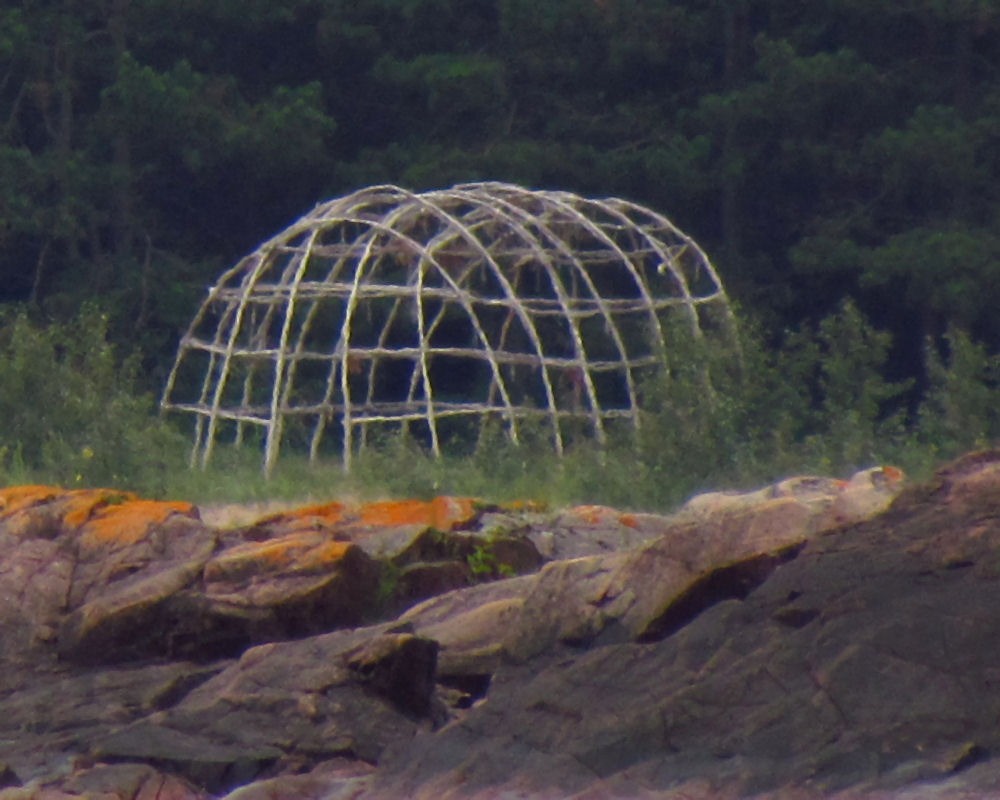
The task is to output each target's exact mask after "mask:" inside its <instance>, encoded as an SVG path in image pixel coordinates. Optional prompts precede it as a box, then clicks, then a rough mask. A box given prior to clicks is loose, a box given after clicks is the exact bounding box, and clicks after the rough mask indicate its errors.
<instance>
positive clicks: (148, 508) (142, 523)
mask: <svg viewBox="0 0 1000 800" xmlns="http://www.w3.org/2000/svg"><path fill="white" fill-rule="evenodd" d="M172 514H183V515H185V516H194V515H195V508H194V506H193V505H191V503H185V502H180V501H160V500H129V501H126V502H124V503H120V504H118V505H106V506H101V507H99V508H96V509H94V510H93V511H92V513H91V516H90V518H89V519H88V520H87V521H86V523H84V525H83V527H82V528H81V530H80V542H81V543H82V544H84V545H91V546H94V545H104V544H110V543H114V544H118V545H126V544H135V543H136V542H138V541H141V540H142V539H143V538H144V537H145V536H146V534H147V533H149V530H150V528H152V527H153V526H154V525H160V524H162V523H163V522H165V521H166V519H167V518H168V517H170V516H171V515H172ZM68 516H69V515H67V520H68Z"/></svg>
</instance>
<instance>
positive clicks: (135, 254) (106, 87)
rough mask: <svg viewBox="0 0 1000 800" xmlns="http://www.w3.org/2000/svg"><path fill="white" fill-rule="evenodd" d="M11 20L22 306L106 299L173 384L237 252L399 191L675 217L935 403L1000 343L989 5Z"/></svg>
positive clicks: (719, 5)
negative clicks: (861, 322) (354, 202)
mask: <svg viewBox="0 0 1000 800" xmlns="http://www.w3.org/2000/svg"><path fill="white" fill-rule="evenodd" d="M11 5H12V4H9V5H8V6H7V7H5V8H3V9H0V306H3V305H7V306H10V307H14V306H17V307H22V306H27V307H28V308H29V309H32V313H33V314H35V315H36V317H38V318H42V319H46V320H50V321H56V322H69V321H70V320H72V319H74V318H75V316H76V315H77V313H78V310H79V309H80V308H81V307H83V306H84V305H85V304H86V303H87V302H89V301H96V302H97V303H98V304H99V305H100V307H101V308H102V309H104V310H105V313H106V314H107V322H106V325H107V336H108V337H109V338H110V340H111V341H112V342H113V343H116V344H127V345H128V347H129V348H138V351H139V356H140V365H141V369H140V370H139V372H138V380H139V385H140V388H142V389H144V390H146V391H150V392H154V393H155V392H158V391H159V389H160V388H161V386H162V382H163V378H164V376H165V373H166V369H167V368H168V366H169V362H170V360H171V357H172V354H173V352H174V349H175V347H176V342H177V338H178V335H179V333H180V332H181V331H182V330H183V328H184V327H185V325H186V323H187V321H188V320H189V318H190V317H191V315H192V314H193V312H194V310H195V308H196V306H197V304H198V302H199V301H200V298H201V297H202V295H203V293H204V290H205V287H206V286H207V285H209V284H210V283H212V282H213V281H214V279H215V277H216V276H217V275H218V274H219V272H220V271H221V270H222V269H223V268H224V267H226V266H228V265H230V264H231V263H233V262H234V261H235V260H236V259H237V258H239V257H240V256H241V255H242V254H244V253H246V252H248V251H250V250H251V249H253V248H254V247H255V246H256V245H257V244H258V243H259V242H261V241H262V240H264V239H266V238H269V237H270V236H271V235H273V234H274V233H275V232H277V231H278V230H280V229H281V228H282V227H284V226H285V225H286V224H288V223H289V222H291V221H292V220H294V219H295V218H297V217H298V216H300V215H301V214H302V213H304V212H305V211H307V210H308V209H309V208H311V207H312V206H313V205H314V204H315V203H316V202H318V201H320V200H322V199H325V198H329V197H333V196H337V195H340V194H344V193H347V192H350V191H353V190H356V189H358V188H361V187H362V186H364V185H367V184H371V183H377V182H392V183H396V184H399V185H402V186H405V187H407V188H410V189H414V190H422V189H429V188H438V187H443V186H447V185H450V184H452V183H455V182H458V181H469V180H485V179H490V180H503V181H510V182H515V183H520V184H524V185H527V186H530V187H536V188H558V189H566V190H570V191H575V192H578V193H582V194H587V195H593V196H610V195H617V196H623V197H626V198H628V199H630V200H634V201H637V202H640V203H644V204H647V205H649V206H652V207H653V208H655V209H656V210H658V211H660V212H662V213H664V214H666V215H667V216H669V217H671V218H672V219H673V220H674V221H675V222H676V223H677V224H678V225H679V226H680V227H681V228H682V229H684V230H685V231H686V232H688V233H690V234H691V235H693V236H694V237H695V238H696V239H697V240H698V241H699V242H700V243H701V244H702V245H703V246H704V247H705V248H706V250H707V251H708V252H709V253H710V254H711V256H712V257H713V260H714V261H715V262H716V264H717V266H718V268H719V271H720V273H721V274H722V276H723V278H724V280H725V281H726V282H727V284H728V286H729V288H730V291H731V293H732V294H733V295H734V296H735V298H736V299H737V300H738V301H739V302H740V305H741V306H742V308H743V309H744V310H745V311H747V312H749V313H751V314H752V315H753V316H754V317H755V318H756V320H757V324H758V325H759V326H760V330H761V331H762V336H763V340H764V341H765V342H768V343H770V344H772V345H775V346H778V345H780V344H783V343H784V342H786V341H787V335H786V333H785V332H786V331H788V330H792V329H806V328H810V327H812V329H815V330H818V328H816V326H817V325H818V324H819V321H820V320H821V319H823V318H825V317H828V316H829V315H830V314H831V313H834V312H835V311H836V310H837V309H838V308H842V307H843V304H844V302H845V301H851V303H852V304H853V305H852V308H857V309H858V310H859V312H860V314H861V315H863V317H864V318H865V320H866V323H865V324H869V323H870V324H872V325H873V326H874V327H875V328H876V329H878V330H881V331H885V332H887V333H888V334H889V335H890V336H891V339H890V340H889V341H890V343H889V344H888V345H887V346H886V347H887V354H886V358H885V359H884V362H883V364H882V366H881V371H882V377H883V378H885V379H886V380H888V381H894V382H899V383H900V385H905V386H907V387H909V388H907V389H906V390H905V391H901V392H898V393H896V394H895V395H893V396H892V397H891V398H889V400H888V401H887V400H886V398H883V403H884V402H890V403H895V404H896V405H899V404H900V403H902V404H903V406H905V407H907V408H908V409H909V412H910V414H911V415H913V414H916V413H917V409H918V406H919V403H920V401H921V400H923V399H925V398H926V397H928V396H929V395H928V393H930V392H932V391H933V389H934V386H935V383H934V381H935V373H934V369H935V364H937V363H938V361H935V359H938V360H940V359H942V358H944V359H945V360H947V359H948V358H949V353H950V347H951V345H950V343H953V342H955V341H961V342H963V343H967V344H968V346H969V347H982V348H985V351H984V352H987V351H988V352H994V351H996V350H997V349H998V348H1000V315H998V314H997V313H996V311H995V309H996V307H997V305H998V301H1000V213H998V211H1000V204H998V192H1000V188H998V187H1000V6H997V4H996V3H994V2H992V0H947V1H945V0H892V1H891V2H890V1H889V0H822V1H821V2H812V3H801V2H790V1H789V0H725V1H723V0H709V1H708V2H706V0H697V2H694V0H461V1H459V0H169V2H167V1H166V0H95V1H94V2H75V1H71V2H65V1H64V0H59V2H56V0H25V2H23V3H20V4H17V6H16V7H11ZM852 313H853V312H852ZM928 347H930V350H928ZM904 410H906V408H904ZM883 411H884V409H883Z"/></svg>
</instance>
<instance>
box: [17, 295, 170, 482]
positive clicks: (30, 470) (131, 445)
mask: <svg viewBox="0 0 1000 800" xmlns="http://www.w3.org/2000/svg"><path fill="white" fill-rule="evenodd" d="M106 333H107V318H106V317H105V316H104V315H103V314H102V313H100V312H99V311H98V310H97V309H96V308H93V307H85V308H83V309H82V310H81V311H80V313H79V314H78V315H77V317H76V318H75V319H73V320H71V321H70V322H67V323H50V324H48V325H40V324H37V323H35V322H33V321H32V320H31V319H30V318H29V315H28V313H27V312H26V311H25V310H23V309H18V310H14V311H12V312H8V313H6V314H5V315H4V316H3V317H0V420H2V422H0V480H3V481H5V482H8V483H9V482H14V481H17V482H23V481H26V480H44V481H46V482H52V483H59V484H61V485H64V486H96V485H107V486H115V487H120V488H136V489H139V490H142V491H145V492H147V493H161V492H162V491H164V489H165V488H166V487H167V485H168V484H169V481H170V479H171V475H172V474H173V473H174V472H175V471H176V470H178V469H180V468H182V464H183V458H182V451H183V448H184V444H183V441H182V439H181V438H180V436H179V434H178V433H177V432H176V431H175V430H173V429H172V428H170V427H168V426H167V425H166V424H165V423H163V422H161V421H159V420H158V419H157V418H156V416H155V414H154V405H153V400H152V398H150V397H148V396H143V395H140V394H137V393H136V391H135V387H136V385H137V382H138V380H137V379H138V373H139V363H138V361H137V360H136V359H135V358H134V357H130V358H126V359H124V360H119V359H118V358H117V357H116V354H115V353H114V350H113V348H112V347H111V346H110V345H109V344H108V341H107V337H106Z"/></svg>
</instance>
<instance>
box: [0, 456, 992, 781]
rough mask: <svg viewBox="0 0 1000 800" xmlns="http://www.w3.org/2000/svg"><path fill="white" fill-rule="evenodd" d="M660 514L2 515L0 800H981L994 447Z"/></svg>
mask: <svg viewBox="0 0 1000 800" xmlns="http://www.w3.org/2000/svg"><path fill="white" fill-rule="evenodd" d="M901 477H902V476H901V475H900V474H899V472H898V470H893V469H892V468H880V469H875V470H868V471H866V472H864V473H859V474H858V475H856V476H854V477H853V478H852V479H851V480H849V481H836V480H831V479H825V478H797V479H790V480H787V481H782V482H781V483H778V484H775V485H774V486H772V487H768V488H766V489H763V490H759V491H756V492H746V493H712V494H709V495H701V496H699V497H697V498H693V499H692V500H691V501H690V502H689V503H688V504H687V505H686V506H685V507H683V508H682V509H680V510H679V511H678V513H676V514H674V515H670V516H660V515H651V514H631V513H623V512H620V511H617V510H614V509H608V508H603V507H597V506H582V507H578V508H574V509H568V510H563V511H559V512H546V511H544V510H540V509H537V508H531V507H525V508H496V507H484V506H482V505H481V504H479V503H476V502H475V501H472V500H466V499H462V498H438V499H436V500H434V501H431V502H427V503H422V502H416V501H393V502H386V503H378V504H370V505H368V506H353V507H351V506H346V505H341V504H337V503H331V504H325V505H321V506H311V507H307V508H301V509H293V510H288V511H283V512H281V513H277V514H271V515H270V516H266V517H264V518H261V519H258V520H255V521H253V522H250V523H248V524H245V525H241V526H240V527H236V528H228V529H221V528H215V527H212V526H209V525H206V524H205V523H204V522H202V521H201V519H200V518H199V514H198V511H197V509H195V508H193V507H191V506H189V505H187V504H184V503H153V502H150V501H143V500H141V499H139V498H136V497H134V496H131V495H127V494H125V493H120V492H112V491H86V492H63V491H61V490H59V489H57V488H53V487H13V488H9V489H3V490H0V601H2V603H0V662H2V663H0V711H2V712H3V713H0V799H2V800H11V799H12V798H38V800H42V798H52V799H53V800H54V799H55V798H83V797H101V798H105V797H106V798H109V799H110V798H130V799H131V800H135V799H136V798H147V797H148V798H154V797H155V798H160V799H161V800H163V799H164V798H178V799H180V798H199V799H200V798H208V797H222V796H225V797H228V798H231V800H256V799H257V798H278V797H289V798H291V797H295V798H316V800H320V798H323V799H324V800H333V799H334V798H353V799H354V800H364V799H365V798H396V797H415V798H421V797H425V798H431V797H434V798H469V797H478V798H487V797H489V798H492V797H499V796H506V797H553V798H556V797H560V798H561V797H576V798H605V797H662V798H678V799H679V798H688V799H689V800H690V799H691V798H706V799H707V798H731V799H732V800H737V799H738V798H750V797H774V798H788V800H813V798H820V797H823V798H825V797H836V798H841V800H847V799H848V798H868V800H875V798H889V797H893V798H896V797H899V798H914V799H915V798H924V797H928V798H931V797H932V798H951V799H952V800H958V798H971V797H984V796H991V795H1000V763H998V761H997V754H998V753H1000V728H998V726H997V725H996V720H997V719H998V718H1000V695H997V694H996V692H995V691H994V689H995V685H996V683H997V681H998V680H1000V668H998V667H997V666H996V665H997V664H1000V603H997V602H996V598H997V597H998V589H1000V583H998V582H1000V453H981V454H973V455H970V456H967V457H965V458H963V459H961V460H959V461H957V462H955V463H954V464H952V465H949V466H948V467H945V468H944V469H942V470H941V471H940V472H939V474H938V475H937V477H936V478H935V479H934V481H932V482H931V483H929V484H927V485H923V486H916V487H911V488H909V489H907V490H905V491H904V492H903V493H902V494H900V491H901V489H902V480H901Z"/></svg>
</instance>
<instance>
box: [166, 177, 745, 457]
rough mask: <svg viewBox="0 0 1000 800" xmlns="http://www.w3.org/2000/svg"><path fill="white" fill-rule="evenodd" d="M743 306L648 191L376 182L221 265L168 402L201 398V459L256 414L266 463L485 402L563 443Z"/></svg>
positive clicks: (629, 399) (458, 426) (469, 413)
mask: <svg viewBox="0 0 1000 800" xmlns="http://www.w3.org/2000/svg"><path fill="white" fill-rule="evenodd" d="M713 312H715V313H713ZM709 319H712V320H713V322H712V324H711V326H708V325H706V321H707V320H709ZM730 322H731V318H730V313H729V307H728V304H727V300H726V296H725V292H724V290H723V287H722V285H721V283H720V281H719V278H718V276H717V275H716V273H715V270H714V269H713V268H712V265H711V264H710V263H709V261H708V259H707V257H706V256H705V254H704V253H703V252H702V250H701V249H700V248H699V247H698V246H697V244H695V242H693V241H692V240H691V239H690V238H689V237H687V236H686V235H684V234H683V233H681V232H680V231H679V230H677V229H676V228H675V227H674V226H673V225H672V224H671V223H670V221H669V220H667V219H666V218H664V217H662V216H660V215H659V214H656V213H654V212H653V211H650V210H649V209H646V208H642V207H640V206H637V205H635V204H633V203H629V202H626V201H624V200H619V199H605V200H589V199H585V198H582V197H578V196H576V195H573V194H569V193H565V192H549V191H529V190H526V189H523V188H520V187H517V186H512V185H508V184H500V183H479V184H465V185H460V186H456V187H454V188H451V189H446V190H441V191H432V192H426V193H423V194H414V193H411V192H408V191H405V190H403V189H400V188H398V187H395V186H376V187H372V188H367V189H364V190H361V191H359V192H356V193H355V194H352V195H349V196H347V197H343V198H340V199H337V200H333V201H331V202H328V203H324V204H321V205H319V206H317V207H316V208H315V209H314V210H313V211H312V212H311V213H309V214H307V215H306V216H304V217H302V218H301V219H300V220H298V221H297V222H296V223H295V224H293V225H292V226H291V227H289V228H288V229H287V230H285V231H283V232H282V233H280V234H279V235H278V236H276V237H275V238H273V239H271V240H270V241H268V242H266V243H264V244H263V245H261V247H260V248H258V249H257V250H256V251H255V252H253V253H251V254H250V255H248V256H246V257H245V258H244V259H242V260H241V261H240V262H239V263H238V264H237V265H236V266H235V267H233V268H232V269H230V270H229V271H227V272H226V273H225V274H223V275H222V277H221V278H220V279H219V281H218V283H217V284H216V285H215V286H214V287H213V288H212V289H211V290H210V291H209V293H208V298H207V299H206V300H205V302H204V304H203V305H202V307H201V308H200V310H199V311H198V313H197V315H196V317H195V319H194V321H193V323H192V325H191V327H190V329H189V330H188V332H187V333H186V334H185V336H184V337H183V339H182V340H181V343H180V348H179V351H178V354H177V360H176V363H175V364H174V368H173V370H172V372H171V374H170V377H169V380H168V382H167V386H166V390H165V393H164V397H163V402H162V405H163V407H164V408H165V409H168V410H177V411H183V412H190V413H192V414H194V415H196V418H197V421H196V426H195V444H194V453H193V460H195V461H200V462H201V463H202V465H204V464H206V463H207V462H208V460H209V458H210V457H211V454H212V449H213V446H214V443H215V442H216V441H217V440H218V439H220V438H221V437H223V436H225V437H227V438H228V437H230V436H231V437H233V439H234V440H235V441H237V442H239V441H243V440H244V437H245V436H246V434H247V432H248V430H250V429H252V428H255V427H256V428H258V429H259V430H260V431H261V432H262V435H263V441H264V450H265V456H264V457H265V469H266V470H267V471H269V470H270V469H271V467H272V466H273V464H274V462H275V459H276V457H277V454H278V449H279V445H280V444H281V443H282V441H283V440H284V441H286V442H287V441H288V440H289V439H290V438H291V439H294V440H296V443H297V444H298V445H300V446H302V447H305V446H308V448H309V452H310V455H311V456H312V457H315V456H316V455H317V454H318V453H320V452H321V451H324V450H329V449H331V448H334V449H336V451H337V452H339V453H340V454H342V456H343V459H344V464H345V467H346V466H349V464H350V459H351V455H352V453H354V452H357V451H358V450H359V449H361V448H363V447H364V446H365V444H366V443H367V442H368V441H369V440H370V438H371V434H372V433H373V431H376V430H377V429H379V428H386V427H389V428H391V429H403V430H405V431H407V432H408V433H410V434H412V435H413V436H415V437H417V438H418V439H421V440H422V441H423V442H425V443H426V444H427V445H428V446H429V447H430V449H431V450H432V451H433V452H434V454H436V455H437V454H439V453H440V452H441V449H442V447H443V446H447V443H448V442H449V441H450V439H452V438H463V439H465V440H466V441H467V440H469V439H470V438H472V439H473V440H474V438H475V436H477V435H479V433H481V430H482V427H481V426H482V425H483V423H484V422H485V421H486V420H488V419H494V420H498V421H499V422H500V423H501V424H502V425H503V426H504V427H505V429H506V431H507V433H508V435H509V436H510V437H511V438H513V439H514V440H515V441H516V440H517V438H518V435H519V428H520V426H522V425H523V424H524V422H525V421H526V420H527V419H529V418H540V419H541V420H542V423H543V424H544V426H545V428H546V429H547V430H548V431H550V434H551V441H552V444H553V446H554V447H555V449H556V450H557V451H558V452H560V453H561V452H562V450H563V447H564V443H565V441H566V437H567V435H569V434H568V431H570V430H574V431H578V430H580V429H581V428H585V429H586V431H587V432H589V433H591V434H592V435H593V436H595V437H596V438H597V439H598V440H600V441H603V440H604V437H605V433H606V428H607V426H608V425H609V424H610V421H611V420H613V419H623V420H626V421H627V422H629V423H631V424H632V425H638V423H639V416H638V406H639V401H638V389H637V386H638V384H639V382H640V380H641V379H642V377H643V375H644V373H647V372H650V371H652V370H655V369H657V368H661V367H663V366H664V365H665V364H667V355H668V351H669V347H670V342H669V341H668V340H667V337H668V336H669V335H670V332H671V331H677V330H681V329H683V330H684V331H687V332H689V333H690V334H692V335H694V336H697V337H700V336H703V335H704V333H705V331H706V330H709V329H710V330H712V331H713V332H723V333H724V334H725V335H727V336H728V335H729V334H730V333H731V332H732V330H731V327H730ZM678 323H680V326H679V325H678Z"/></svg>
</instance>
